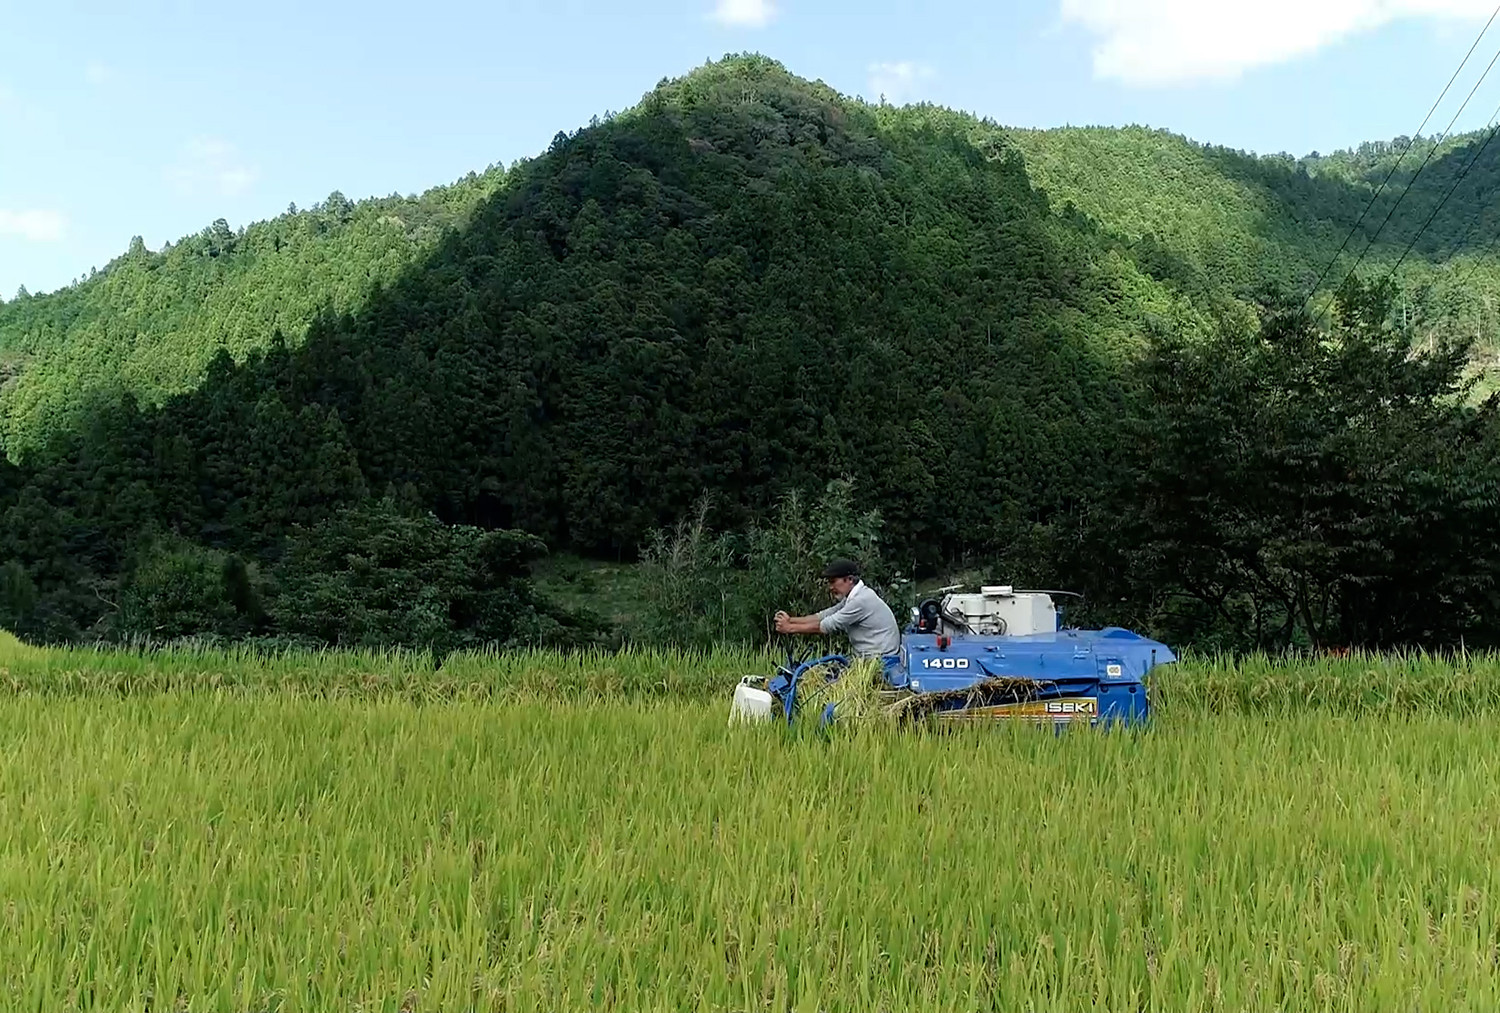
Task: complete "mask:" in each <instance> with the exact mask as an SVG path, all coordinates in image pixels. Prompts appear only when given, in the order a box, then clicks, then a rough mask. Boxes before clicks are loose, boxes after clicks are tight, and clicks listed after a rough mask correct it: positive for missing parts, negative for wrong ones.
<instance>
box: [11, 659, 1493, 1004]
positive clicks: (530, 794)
mask: <svg viewBox="0 0 1500 1013" xmlns="http://www.w3.org/2000/svg"><path fill="white" fill-rule="evenodd" d="M724 717H725V713H724V708H723V706H722V702H721V701H715V702H712V703H698V702H692V701H686V700H681V699H662V700H651V699H640V700H634V701H625V700H616V701H614V702H601V701H598V700H589V699H583V698H576V699H549V698H547V697H545V696H538V695H528V696H527V697H525V698H524V699H523V698H519V697H518V698H514V699H512V698H503V697H502V698H494V699H488V700H486V701H466V700H442V701H426V702H424V701H416V700H409V699H403V698H400V697H388V698H383V699H368V698H363V697H357V696H352V695H351V696H346V697H343V698H326V699H315V698H312V697H311V696H309V695H307V694H305V693H300V692H299V693H285V692H276V691H266V692H259V691H258V692H255V693H251V694H247V693H244V692H241V691H238V690H235V691H227V690H222V689H221V690H213V689H208V688H205V687H199V688H197V689H194V690H192V691H172V692H165V693H152V694H147V693H132V694H127V695H125V696H123V697H122V696H119V695H117V694H115V693H113V692H108V693H96V692H80V693H76V694H57V693H52V694H41V693H32V692H23V693H14V694H5V695H3V696H0V751H3V754H0V755H4V757H5V758H6V759H5V762H4V763H3V764H0V898H3V903H0V1002H3V1006H4V1008H6V1009H16V1010H23V1009H34V1010H58V1009H71V1008H83V1009H111V1010H115V1009H153V1010H156V1009H190V1010H248V1009H268V1010H313V1009H316V1010H330V1009H361V1010H393V1011H394V1010H398V1009H411V1010H438V1009H458V1010H472V1009H484V1010H536V1009H546V1010H582V1009H589V1010H595V1009H618V1010H657V1009H662V1010H666V1009H674V1010H675V1009H694V1010H698V1009H703V1010H714V1009H722V1010H729V1009H733V1010H744V1009H750V1008H755V1009H773V1010H803V1009H808V1010H813V1009H860V1010H879V1009H888V1010H908V1009H922V1010H977V1009H1005V1010H1053V1011H1071V1010H1095V1009H1106V1010H1174V1011H1175V1010H1291V1009H1296V1010H1320V1011H1321V1010H1366V1009H1396V1008H1402V1009H1475V1010H1478V1009H1493V1008H1497V1006H1496V1003H1497V1002H1500V994H1497V993H1500V976H1497V975H1496V974H1495V966H1496V961H1497V959H1500V908H1497V907H1496V905H1495V903H1494V901H1495V899H1496V898H1497V897H1500V865H1497V864H1496V863H1495V862H1494V861H1493V857H1492V856H1493V854H1494V852H1495V847H1496V845H1497V843H1500V842H1497V840H1496V837H1497V828H1500V818H1497V817H1500V810H1497V808H1496V804H1495V801H1494V787H1493V786H1494V783H1495V779H1496V775H1497V773H1500V769H1497V768H1500V760H1497V758H1496V753H1495V751H1494V748H1493V739H1494V725H1493V722H1492V721H1491V720H1488V719H1482V718H1475V717H1461V716H1451V715H1445V714H1440V713H1435V712H1433V711H1432V710H1431V709H1429V708H1425V707H1424V708H1420V709H1418V710H1415V711H1413V712H1411V713H1404V714H1403V713H1394V712H1392V713H1387V714H1384V715H1382V716H1380V717H1379V718H1376V719H1372V718H1370V717H1368V716H1361V717H1358V718H1351V717H1349V716H1347V715H1342V714H1338V713H1335V712H1332V711H1331V710H1330V709H1329V708H1325V707H1317V708H1313V709H1310V710H1307V711H1303V712H1298V711H1296V710H1295V709H1294V708H1286V710H1285V712H1283V713H1278V714H1276V715H1274V716H1269V717H1268V716H1267V715H1266V714H1264V713H1258V712H1252V713H1234V712H1231V711H1228V710H1227V708H1226V709H1224V712H1219V713H1211V712H1199V711H1196V710H1194V709H1191V708H1176V709H1175V710H1173V711H1172V712H1171V713H1168V714H1165V715H1164V716H1163V719H1162V720H1161V721H1159V722H1158V723H1157V724H1156V725H1155V726H1154V727H1152V728H1151V729H1150V730H1149V731H1144V732H1129V733H1126V732H1117V733H1094V732H1088V731H1083V730H1079V731H1077V732H1070V733H1067V734H1064V735H1060V736H1054V735H1052V734H1050V733H1047V732H1040V731H1038V730H1036V729H1029V728H1021V727H1003V728H987V729H967V728H965V729H958V730H953V731H950V732H947V733H944V734H938V733H929V732H909V733H903V734H891V733H888V732H882V731H875V730H869V731H858V732H855V733H851V734H846V735H834V736H831V737H822V736H803V737H792V736H788V735H786V734H785V733H784V732H783V731H781V730H779V729H777V728H775V727H760V728H737V729H731V728H728V727H726V724H725V721H724Z"/></svg>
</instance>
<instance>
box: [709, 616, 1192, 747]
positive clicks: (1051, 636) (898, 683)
mask: <svg viewBox="0 0 1500 1013" xmlns="http://www.w3.org/2000/svg"><path fill="white" fill-rule="evenodd" d="M954 590H955V589H945V591H946V592H947V593H945V594H944V596H943V597H942V598H932V599H928V600H927V601H924V602H923V603H922V604H921V605H920V606H919V607H918V608H916V609H913V610H912V620H911V623H910V624H909V625H908V626H907V628H906V630H905V631H904V633H903V635H902V643H901V651H900V653H899V654H898V655H896V656H894V657H891V658H887V659H885V661H884V672H883V679H884V685H883V686H881V687H880V696H881V697H882V702H883V705H884V706H886V707H888V708H889V709H890V712H891V713H898V714H900V715H903V716H907V717H911V718H924V719H927V718H930V719H932V720H935V721H938V722H970V721H992V720H994V721H1007V720H1009V721H1015V720H1019V721H1026V722H1034V723H1040V724H1052V725H1059V726H1061V725H1070V724H1076V723H1085V722H1086V723H1088V724H1089V725H1110V724H1120V725H1125V726H1131V725H1137V724H1141V723H1143V722H1145V720H1146V719H1147V717H1148V716H1149V715H1150V704H1149V702H1148V699H1147V691H1146V690H1147V687H1146V679H1147V676H1148V675H1149V674H1150V673H1151V671H1152V670H1153V669H1154V668H1156V666H1158V665H1162V664H1167V663H1170V662H1173V661H1176V660H1177V659H1176V655H1174V654H1173V653H1172V651H1171V649H1170V648H1168V647H1167V646H1166V645H1165V644H1162V643H1159V642H1157V641H1155V640H1148V639H1146V638H1145V637H1142V636H1139V635H1138V634H1135V633H1132V632H1130V631H1129V630H1124V629H1118V628H1115V627H1107V628H1105V629H1100V630H1079V629H1070V628H1066V627H1064V626H1063V623H1062V614H1061V613H1060V612H1059V610H1058V609H1057V606H1056V604H1055V603H1054V601H1053V595H1054V594H1059V593H1062V592H1053V591H1016V590H1014V589H1013V588H1011V587H1007V586H1000V587H982V588H980V590H979V592H978V593H974V594H958V593H952V592H953V591H954ZM848 667H849V659H848V658H846V657H844V656H842V655H825V656H823V657H818V658H810V659H807V660H805V661H801V662H797V661H793V660H791V659H788V661H787V664H786V665H783V666H781V667H780V668H779V669H778V670H777V672H776V674H775V675H772V676H770V677H765V676H747V677H745V678H744V679H743V680H741V682H740V684H739V685H738V686H736V687H735V692H734V702H733V706H732V708H731V711H730V718H731V720H756V719H760V720H777V719H780V720H784V721H786V722H788V723H790V722H792V721H795V720H797V719H798V717H799V716H801V717H804V718H805V717H807V716H808V715H809V712H811V714H812V715H813V716H815V718H816V720H818V721H819V722H820V723H823V722H828V721H831V720H834V718H835V709H834V706H833V705H832V704H829V703H823V702H821V699H820V698H822V697H824V696H826V695H827V694H826V690H827V687H828V686H829V685H830V684H831V683H832V682H833V681H834V680H836V679H838V678H840V677H841V676H842V675H843V673H844V672H845V671H846V670H847V669H848Z"/></svg>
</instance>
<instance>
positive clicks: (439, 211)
mask: <svg viewBox="0 0 1500 1013" xmlns="http://www.w3.org/2000/svg"><path fill="white" fill-rule="evenodd" d="M503 181H504V172H503V171H502V170H500V169H496V168H491V169H489V170H486V171H485V172H484V173H483V174H472V173H471V174H470V175H469V176H468V177H467V178H465V179H463V180H460V181H458V182H457V183H454V184H452V185H451V186H444V187H436V188H434V189H432V190H429V191H428V192H426V193H424V194H422V195H421V196H419V197H408V198H403V197H399V196H394V195H393V196H391V197H383V198H378V199H374V200H366V201H360V202H358V203H356V202H354V201H351V200H349V199H348V198H346V197H344V195H343V194H341V193H338V192H334V193H332V194H330V195H329V196H328V198H327V199H326V200H324V201H322V202H320V203H318V204H317V205H315V206H314V207H311V208H308V209H306V210H303V211H298V210H297V209H296V208H295V207H292V208H288V210H287V213H286V214H284V215H281V216H280V217H278V218H275V219H272V220H271V221H267V222H257V223H255V224H253V225H250V226H248V227H246V228H241V229H239V230H232V229H230V228H229V225H228V224H227V223H226V222H224V221H223V220H219V221H216V222H214V223H213V224H212V225H210V226H208V227H206V228H204V229H203V231H202V232H200V233H198V234H197V235H194V236H187V237H184V238H183V239H182V240H181V241H179V242H177V243H175V244H168V245H167V246H166V247H165V248H164V249H162V250H161V251H159V252H156V253H152V252H150V251H148V250H146V248H145V246H144V245H143V244H142V243H141V241H140V240H139V238H137V239H136V240H135V241H134V242H132V243H131V247H130V249H129V251H127V252H126V253H124V254H122V255H121V256H120V257H118V258H117V259H115V260H113V261H111V262H110V263H109V264H106V265H105V266H104V268H103V269H102V270H100V271H96V272H93V273H92V274H91V276H90V277H89V278H88V279H87V280H84V281H81V282H79V283H77V284H74V285H72V286H69V287H67V288H65V289H62V290H60V291H58V292H56V293H53V294H50V295H45V296H39V295H29V296H28V295H25V294H22V295H20V296H18V297H17V298H15V299H13V300H11V301H10V302H9V303H7V304H5V305H3V306H0V391H3V393H0V420H3V428H0V439H3V441H4V444H5V446H6V447H7V449H8V450H10V452H11V453H12V454H15V453H16V452H18V451H23V450H25V449H27V448H31V447H35V446H36V445H37V443H38V441H39V440H41V439H43V438H44V437H45V435H46V434H48V433H51V432H55V431H57V430H59V429H65V428H68V427H69V426H72V425H74V424H76V422H77V412H78V409H79V408H80V407H81V406H82V405H84V404H86V403H87V402H88V399H89V397H90V396H91V395H92V394H94V393H97V392H107V391H109V390H111V389H124V390H129V391H131V392H132V393H134V394H136V395H137V396H138V397H140V398H142V399H143V400H147V401H152V402H159V401H160V400H161V399H162V398H163V397H165V396H166V395H168V394H172V393H176V392H178V391H182V390H186V389H189V388H191V387H192V386H194V385H196V383H197V382H198V381H199V380H201V379H202V377H203V374H204V371H205V369H206V368H207V366H208V363H209V360H211V359H212V358H213V357H214V355H215V354H216V353H217V352H218V351H219V350H220V349H225V350H226V351H228V352H229V353H230V355H231V356H233V357H234V358H236V359H239V360H243V359H244V357H245V355H246V354H247V353H249V352H250V351H251V350H252V349H264V348H266V347H267V345H268V343H269V341H270V337H271V335H272V334H274V333H275V332H276V331H278V330H279V331H281V332H283V333H284V334H288V335H293V336H295V338H297V339H300V338H301V337H302V335H303V334H305V333H306V330H307V325H308V324H309V323H310V322H311V320H312V319H313V317H314V316H315V315H317V314H318V313H320V312H323V313H342V312H347V311H350V310H353V309H355V308H357V307H359V306H361V305H363V304H364V302H365V300H367V299H368V298H369V297H370V295H371V294H372V293H373V292H375V291H376V290H378V288H379V287H380V286H381V285H385V284H389V283H390V282H391V281H393V280H395V279H396V278H397V277H398V276H399V274H400V272H401V271H402V270H404V269H405V268H407V267H409V266H410V265H411V264H412V263H413V262H414V261H415V260H416V259H417V258H418V257H419V256H420V255H421V254H422V253H424V252H425V251H429V250H431V249H432V247H433V246H434V245H435V243H436V242H437V240H438V237H439V236H441V235H442V233H443V231H444V230H445V229H450V228H454V227H456V226H460V225H462V224H463V222H464V221H465V220H466V219H467V216H468V215H469V214H470V213H471V212H472V211H473V210H474V208H475V207H476V206H477V205H478V203H479V202H480V201H482V200H483V199H485V198H486V197H488V196H489V195H491V194H492V193H494V192H495V190H496V189H497V188H499V187H500V186H501V185H502V184H503Z"/></svg>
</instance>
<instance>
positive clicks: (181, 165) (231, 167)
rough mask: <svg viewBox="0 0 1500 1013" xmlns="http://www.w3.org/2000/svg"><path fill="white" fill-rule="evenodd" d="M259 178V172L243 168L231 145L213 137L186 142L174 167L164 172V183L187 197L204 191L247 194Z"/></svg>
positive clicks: (221, 193) (233, 195)
mask: <svg viewBox="0 0 1500 1013" xmlns="http://www.w3.org/2000/svg"><path fill="white" fill-rule="evenodd" d="M259 176H260V172H259V170H257V169H256V168H255V167H254V166H251V165H247V164H246V163H245V161H244V159H242V158H241V157H240V154H239V151H238V150H237V149H236V148H235V146H234V145H233V144H230V143H229V142H228V141H224V140H220V139H219V138H216V137H199V138H196V139H194V140H191V141H189V142H188V143H187V144H185V145H183V148H182V153H181V156H180V157H179V158H178V160H177V162H176V164H174V165H172V166H169V167H168V168H167V179H169V180H171V181H172V183H174V184H175V185H176V186H177V188H178V190H179V191H181V192H182V193H188V194H197V193H201V192H203V191H205V190H206V191H209V192H212V193H216V194H219V195H221V196H225V197H235V196H238V195H239V194H242V193H244V192H245V191H246V190H248V189H249V188H250V186H251V184H252V183H254V182H255V181H256V179H258V178H259Z"/></svg>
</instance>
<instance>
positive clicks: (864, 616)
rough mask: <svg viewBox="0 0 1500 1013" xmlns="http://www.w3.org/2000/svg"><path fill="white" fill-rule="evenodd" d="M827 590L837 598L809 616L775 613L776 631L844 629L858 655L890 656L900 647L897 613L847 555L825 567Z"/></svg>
mask: <svg viewBox="0 0 1500 1013" xmlns="http://www.w3.org/2000/svg"><path fill="white" fill-rule="evenodd" d="M823 576H824V578H825V579H827V581H828V593H829V594H831V595H833V596H834V598H836V599H838V600H837V602H836V603H835V604H833V605H830V606H829V607H828V608H826V609H824V610H823V611H821V612H815V613H813V614H812V615H810V616H789V615H787V614H786V613H785V612H777V613H776V632H777V633H803V634H810V635H813V636H816V635H817V634H820V633H822V634H829V633H834V632H842V633H844V634H845V635H846V636H848V638H849V653H850V654H851V655H852V656H854V657H856V658H879V657H889V656H891V655H893V654H897V653H899V652H900V650H901V630H900V628H899V627H898V626H897V625H896V616H895V614H894V613H892V612H891V609H890V606H889V605H887V604H886V603H885V602H883V601H881V600H880V596H879V595H877V594H876V593H875V592H874V591H872V590H870V588H869V586H868V585H866V584H865V582H864V581H862V580H860V579H859V566H858V565H857V564H855V563H853V562H851V561H850V560H847V559H838V560H834V561H833V562H832V563H829V564H828V565H827V566H826V567H824V568H823Z"/></svg>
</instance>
